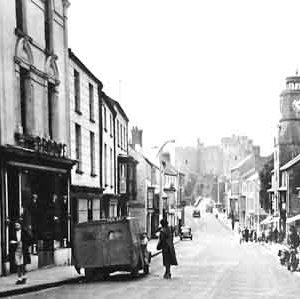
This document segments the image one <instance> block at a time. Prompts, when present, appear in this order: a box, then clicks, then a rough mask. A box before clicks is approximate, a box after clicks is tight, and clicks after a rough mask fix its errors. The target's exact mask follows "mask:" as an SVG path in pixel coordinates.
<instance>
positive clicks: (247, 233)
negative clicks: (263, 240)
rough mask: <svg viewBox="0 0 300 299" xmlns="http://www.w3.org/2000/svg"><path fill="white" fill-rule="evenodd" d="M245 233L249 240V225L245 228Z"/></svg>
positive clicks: (246, 239)
mask: <svg viewBox="0 0 300 299" xmlns="http://www.w3.org/2000/svg"><path fill="white" fill-rule="evenodd" d="M244 234H245V241H246V242H248V240H249V229H248V227H247V226H246V228H245V231H244Z"/></svg>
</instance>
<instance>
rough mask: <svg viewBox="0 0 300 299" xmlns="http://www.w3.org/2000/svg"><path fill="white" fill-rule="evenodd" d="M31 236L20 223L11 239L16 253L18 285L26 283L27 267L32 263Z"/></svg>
mask: <svg viewBox="0 0 300 299" xmlns="http://www.w3.org/2000/svg"><path fill="white" fill-rule="evenodd" d="M30 243H31V236H30V234H29V233H28V231H27V230H25V229H23V228H22V226H21V222H20V221H16V222H15V224H14V231H13V233H12V235H11V238H10V245H11V246H12V252H13V253H14V260H15V264H16V266H17V271H18V280H17V282H16V284H24V283H26V268H25V267H26V265H27V264H30V263H31V259H30V253H29V246H30Z"/></svg>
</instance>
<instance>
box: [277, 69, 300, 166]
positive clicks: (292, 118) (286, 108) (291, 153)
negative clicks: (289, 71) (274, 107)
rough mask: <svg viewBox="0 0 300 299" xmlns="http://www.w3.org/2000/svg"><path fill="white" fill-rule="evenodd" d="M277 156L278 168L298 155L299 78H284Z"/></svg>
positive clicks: (299, 118)
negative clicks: (284, 85) (284, 86)
mask: <svg viewBox="0 0 300 299" xmlns="http://www.w3.org/2000/svg"><path fill="white" fill-rule="evenodd" d="M280 113H281V119H280V122H279V132H278V147H279V148H278V151H279V152H278V154H279V157H278V159H279V163H280V166H282V165H283V164H285V163H286V162H288V161H289V160H291V159H293V158H294V157H295V156H296V155H297V154H299V153H300V76H298V71H297V72H296V76H292V77H287V78H286V89H285V90H283V92H282V93H281V95H280Z"/></svg>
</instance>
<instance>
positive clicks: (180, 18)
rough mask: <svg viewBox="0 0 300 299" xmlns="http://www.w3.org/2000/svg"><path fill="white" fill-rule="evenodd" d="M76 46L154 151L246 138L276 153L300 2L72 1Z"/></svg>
mask: <svg viewBox="0 0 300 299" xmlns="http://www.w3.org/2000/svg"><path fill="white" fill-rule="evenodd" d="M70 2H71V6H70V8H69V12H68V17H69V25H68V26H69V47H70V48H72V50H73V51H74V53H75V54H76V55H77V56H78V57H79V58H80V59H81V60H82V61H83V62H84V63H85V65H86V66H87V67H88V68H89V69H90V70H91V71H92V72H93V73H94V74H95V75H96V76H97V77H98V78H99V79H100V80H101V81H102V83H103V85H104V88H103V89H104V91H105V92H106V93H107V94H108V95H110V96H111V97H112V98H114V99H115V100H118V101H119V102H120V104H121V105H122V107H123V108H124V110H125V111H126V113H127V115H128V117H129V119H130V128H131V127H132V126H138V127H139V128H141V129H143V142H144V144H145V145H146V146H148V147H154V146H158V147H160V145H161V144H162V143H164V141H166V140H169V139H175V140H176V146H189V145H190V146H195V145H196V140H197V138H200V140H201V141H202V142H204V144H206V145H212V144H219V143H220V140H221V138H222V137H225V136H231V135H232V134H236V135H246V136H248V137H249V138H251V139H253V141H254V143H255V144H256V145H260V146H261V151H262V154H270V153H271V152H272V150H273V140H274V136H275V134H276V128H277V124H278V121H279V119H280V111H279V97H280V93H281V92H282V90H283V89H284V87H285V78H286V77H287V76H291V75H294V74H295V72H296V70H297V68H298V67H300V1H290V0H282V1H276V0H272V1H269V0H249V1H247V0H226V1H224V0H206V1H204V0H126V1H125V0H88V1H79V0H76V1H75V0H71V1H70Z"/></svg>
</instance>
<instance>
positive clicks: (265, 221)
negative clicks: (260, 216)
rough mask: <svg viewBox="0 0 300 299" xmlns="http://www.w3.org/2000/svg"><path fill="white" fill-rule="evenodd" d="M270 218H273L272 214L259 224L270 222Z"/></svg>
mask: <svg viewBox="0 0 300 299" xmlns="http://www.w3.org/2000/svg"><path fill="white" fill-rule="evenodd" d="M272 218H273V216H268V217H267V218H265V219H264V220H263V221H262V222H261V223H260V224H269V223H271V220H272Z"/></svg>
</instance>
